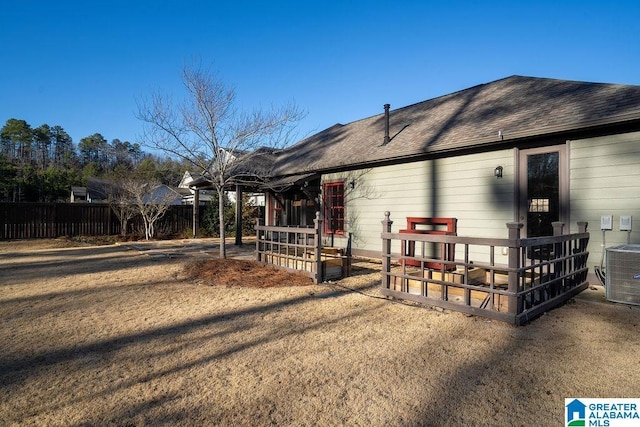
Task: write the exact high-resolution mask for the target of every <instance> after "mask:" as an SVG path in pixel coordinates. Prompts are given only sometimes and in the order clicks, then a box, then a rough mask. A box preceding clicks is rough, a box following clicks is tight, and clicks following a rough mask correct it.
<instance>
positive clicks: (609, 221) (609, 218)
mask: <svg viewBox="0 0 640 427" xmlns="http://www.w3.org/2000/svg"><path fill="white" fill-rule="evenodd" d="M600 230H613V215H602V216H601V217H600Z"/></svg>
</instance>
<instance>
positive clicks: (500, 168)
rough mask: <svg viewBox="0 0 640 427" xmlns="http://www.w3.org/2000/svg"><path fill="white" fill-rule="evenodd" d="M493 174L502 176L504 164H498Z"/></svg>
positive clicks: (498, 176) (497, 176)
mask: <svg viewBox="0 0 640 427" xmlns="http://www.w3.org/2000/svg"><path fill="white" fill-rule="evenodd" d="M493 176H495V177H496V178H502V166H498V167H497V168H495V170H494V171H493Z"/></svg>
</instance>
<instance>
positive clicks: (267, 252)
mask: <svg viewBox="0 0 640 427" xmlns="http://www.w3.org/2000/svg"><path fill="white" fill-rule="evenodd" d="M261 222H262V220H261V219H259V220H258V224H257V225H256V259H257V260H258V261H259V262H263V263H265V264H272V265H275V266H277V267H280V268H283V269H286V270H291V271H300V272H302V273H304V274H306V275H307V276H309V277H311V279H313V281H314V282H315V283H320V282H322V281H323V279H324V278H323V275H322V257H321V251H322V239H321V230H322V220H321V219H320V213H319V212H317V213H316V218H315V219H314V220H313V222H314V226H313V227H275V226H266V225H262V224H261Z"/></svg>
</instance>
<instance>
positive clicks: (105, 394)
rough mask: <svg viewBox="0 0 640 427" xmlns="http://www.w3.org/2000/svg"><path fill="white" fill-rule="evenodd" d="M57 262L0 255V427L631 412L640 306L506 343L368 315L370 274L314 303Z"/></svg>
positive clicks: (223, 271)
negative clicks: (582, 401) (575, 409)
mask: <svg viewBox="0 0 640 427" xmlns="http://www.w3.org/2000/svg"><path fill="white" fill-rule="evenodd" d="M60 246H66V244H65V242H64V241H62V240H61V241H45V242H2V243H0V317H1V319H2V322H1V324H0V339H1V343H2V344H1V345H0V387H1V388H2V399H1V400H0V425H2V426H13V425H34V426H36V425H37V426H42V425H48V426H85V425H118V426H126V425H132V426H138V425H139V426H142V425H154V426H155V425H223V426H239V425H245V426H257V425H261V426H262V425H295V426H316V425H322V426H342V425H354V426H365V425H366V426H370V425H373V426H421V425H425V426H441V425H444V426H447V425H450V426H458V425H467V426H476V425H477V426H485V425H497V426H514V425H531V424H532V423H533V424H535V425H549V426H550V425H562V423H563V420H564V398H565V397H640V334H639V333H638V332H639V326H638V323H639V322H640V309H638V307H633V306H624V305H618V304H608V303H597V302H590V301H587V300H586V299H584V298H575V299H574V300H572V301H571V302H570V303H568V304H566V305H564V306H563V307H560V308H558V309H556V310H553V311H552V312H550V313H548V314H545V315H543V316H542V317H540V318H538V319H536V320H535V321H533V322H532V323H530V324H529V325H526V326H524V327H515V326H511V325H507V324H504V323H501V322H497V321H488V320H485V319H482V318H478V317H467V316H465V315H462V314H458V313H454V312H450V311H444V312H443V311H438V310H433V309H429V308H425V307H419V306H416V305H413V304H408V303H401V302H397V301H391V300H387V299H384V298H381V297H380V296H379V293H378V290H377V287H378V285H379V273H378V272H377V271H375V269H368V267H370V265H368V264H366V263H363V264H360V265H356V268H355V269H356V271H357V272H358V273H359V274H358V275H357V276H355V277H351V278H348V279H345V280H343V281H341V282H339V283H334V284H323V285H317V286H316V285H310V284H309V285H308V284H307V283H309V282H307V281H306V279H304V280H302V281H301V279H300V277H297V276H288V275H286V274H282V273H280V272H276V271H274V270H266V269H262V267H258V268H257V270H260V269H262V272H256V271H255V270H256V268H255V267H253V268H249V267H247V265H246V264H237V261H236V262H235V263H224V262H223V263H222V264H221V263H220V262H219V261H217V262H208V261H205V260H206V259H207V258H206V256H204V255H203V254H205V253H206V251H204V252H202V251H201V252H197V251H196V252H194V254H197V255H202V256H198V257H197V260H196V261H194V259H193V257H187V256H173V255H171V254H167V253H165V254H164V255H163V254H162V253H157V254H153V253H145V252H144V251H138V250H134V249H132V248H131V247H130V246H118V245H111V246H100V247H95V246H94V247H66V248H61V247H60ZM174 255H175V254H174ZM228 267H231V270H228ZM251 274H259V275H258V276H251ZM260 274H261V275H260ZM230 278H231V279H230ZM238 279H240V280H238ZM274 284H277V285H279V286H273V285H274ZM294 285H295V286H294ZM348 288H351V289H348ZM585 292H590V291H585Z"/></svg>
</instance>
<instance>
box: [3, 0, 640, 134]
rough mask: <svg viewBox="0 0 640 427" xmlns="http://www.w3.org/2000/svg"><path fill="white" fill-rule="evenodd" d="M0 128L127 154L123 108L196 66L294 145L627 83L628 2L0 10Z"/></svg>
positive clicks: (630, 67) (635, 57)
mask: <svg viewBox="0 0 640 427" xmlns="http://www.w3.org/2000/svg"><path fill="white" fill-rule="evenodd" d="M0 12H1V13H0V47H1V48H0V63H1V64H2V65H1V66H0V126H2V125H4V123H5V122H6V120H7V119H9V118H18V119H24V120H26V121H27V122H28V123H29V124H30V125H31V126H33V127H37V126H39V125H41V124H43V123H47V124H49V125H51V126H53V125H60V126H62V127H63V128H65V130H66V131H67V132H68V133H69V134H70V135H71V136H72V138H73V140H74V142H75V143H78V141H79V140H80V139H81V138H83V137H85V136H89V135H91V134H93V133H96V132H98V133H101V134H102V135H103V136H104V137H105V138H106V139H107V140H109V141H111V140H113V139H114V138H118V139H121V140H127V141H130V142H138V136H139V135H140V132H141V123H140V122H139V121H138V120H137V119H136V118H135V111H136V102H135V100H136V97H138V98H139V97H141V96H144V95H145V94H148V93H149V92H150V91H151V90H153V89H160V90H163V91H167V92H174V93H178V92H179V91H180V88H181V81H180V71H181V68H182V66H183V64H184V63H185V61H188V60H190V59H193V58H199V59H200V60H201V61H202V62H203V63H205V64H211V65H212V67H213V69H214V70H217V72H218V74H219V76H220V77H221V78H222V79H223V80H224V81H225V82H226V83H228V84H229V85H231V86H233V87H235V88H236V93H237V100H238V104H239V106H240V107H241V108H247V109H251V108H253V107H258V106H269V105H271V104H275V105H280V104H284V103H286V102H288V101H292V100H293V101H295V102H296V103H297V104H298V105H299V106H300V107H301V108H302V109H304V110H306V111H307V112H308V114H307V117H306V118H305V119H304V120H303V121H302V122H301V123H300V125H299V130H300V132H301V134H310V133H314V132H317V131H320V130H322V129H325V128H327V127H329V126H332V125H333V124H335V123H348V122H351V121H354V120H358V119H360V118H364V117H368V116H371V115H374V114H378V113H381V112H382V111H383V104H385V103H390V104H391V108H392V109H393V108H399V107H402V106H405V105H409V104H413V103H416V102H420V101H423V100H426V99H430V98H434V97H437V96H440V95H444V94H447V93H451V92H454V91H457V90H461V89H465V88H467V87H470V86H473V85H476V84H480V83H487V82H490V81H493V80H497V79H500V78H503V77H507V76H510V75H513V74H520V75H526V76H535V77H551V78H559V79H568V80H583V81H594V82H608V83H623V84H634V85H640V31H639V26H638V17H639V16H640V2H638V1H637V0H636V1H615V0H613V1H601V2H595V1H589V0H582V1H564V2H563V1H545V0H541V1H535V2H533V1H532V2H514V1H509V2H506V1H505V2H490V1H489V2H479V1H455V0H454V1H438V2H435V1H434V2H432V1H428V0H422V1H397V2H392V1H376V0H370V1H360V0H349V1H338V2H334V1H330V0H325V1H318V2H304V1H271V2H269V1H244V0H235V1H233V2H229V1H224V2H222V1H190V0H181V1H173V0H154V1H135V0H127V1H121V0H109V1H103V0H94V1H87V2H77V1H65V0H58V1H30V0H21V1H8V2H5V4H4V5H3V6H2V7H1V8H0Z"/></svg>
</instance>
